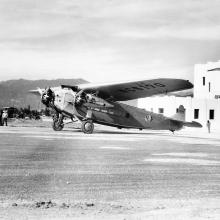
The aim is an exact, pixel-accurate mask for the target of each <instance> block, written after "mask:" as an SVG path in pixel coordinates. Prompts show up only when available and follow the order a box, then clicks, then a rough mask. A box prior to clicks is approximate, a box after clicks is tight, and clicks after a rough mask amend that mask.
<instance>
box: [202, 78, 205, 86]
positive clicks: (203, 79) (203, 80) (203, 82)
mask: <svg viewBox="0 0 220 220" xmlns="http://www.w3.org/2000/svg"><path fill="white" fill-rule="evenodd" d="M202 84H203V86H205V77H204V76H203V77H202Z"/></svg>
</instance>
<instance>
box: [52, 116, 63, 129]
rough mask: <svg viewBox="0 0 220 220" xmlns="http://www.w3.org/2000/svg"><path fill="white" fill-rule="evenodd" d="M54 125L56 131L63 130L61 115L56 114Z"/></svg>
mask: <svg viewBox="0 0 220 220" xmlns="http://www.w3.org/2000/svg"><path fill="white" fill-rule="evenodd" d="M60 117H62V116H60ZM52 127H53V130H54V131H61V130H62V129H63V127H64V124H63V120H62V119H61V118H59V116H57V115H54V117H53V123H52Z"/></svg>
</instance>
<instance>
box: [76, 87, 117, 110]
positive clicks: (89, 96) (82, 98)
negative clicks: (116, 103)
mask: <svg viewBox="0 0 220 220" xmlns="http://www.w3.org/2000/svg"><path fill="white" fill-rule="evenodd" d="M75 104H76V106H80V105H82V104H87V105H88V104H94V105H98V106H105V107H112V106H113V105H112V104H110V103H109V102H107V101H105V100H104V99H102V98H100V97H98V96H97V94H96V93H86V92H84V91H83V90H81V91H80V92H78V93H77V94H76V98H75Z"/></svg>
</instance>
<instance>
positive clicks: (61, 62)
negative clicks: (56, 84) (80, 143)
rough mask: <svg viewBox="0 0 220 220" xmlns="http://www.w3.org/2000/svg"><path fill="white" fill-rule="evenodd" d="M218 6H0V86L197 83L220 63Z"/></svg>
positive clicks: (64, 2) (134, 2)
mask: <svg viewBox="0 0 220 220" xmlns="http://www.w3.org/2000/svg"><path fill="white" fill-rule="evenodd" d="M219 9H220V1H219V0H184V1H178V0H0V80H7V79H13V78H26V79H40V78H46V79H54V78H76V77H77V78H78V77H81V78H84V79H87V80H89V81H93V82H97V81H116V80H117V79H119V80H122V79H134V78H144V79H146V78H153V77H175V78H189V79H192V75H193V67H194V64H195V63H204V62H207V61H217V60H219V59H220V13H219Z"/></svg>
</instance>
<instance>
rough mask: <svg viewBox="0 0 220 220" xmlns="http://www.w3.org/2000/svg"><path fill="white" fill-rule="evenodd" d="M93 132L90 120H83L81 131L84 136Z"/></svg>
mask: <svg viewBox="0 0 220 220" xmlns="http://www.w3.org/2000/svg"><path fill="white" fill-rule="evenodd" d="M93 130H94V124H93V122H92V120H85V121H83V122H82V131H83V132H84V133H85V134H92V132H93Z"/></svg>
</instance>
